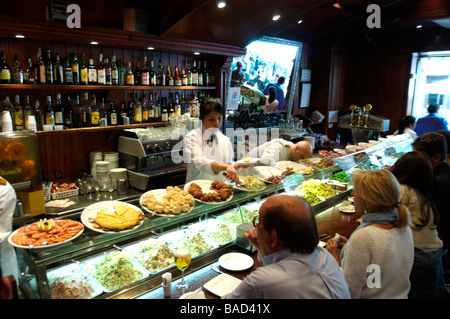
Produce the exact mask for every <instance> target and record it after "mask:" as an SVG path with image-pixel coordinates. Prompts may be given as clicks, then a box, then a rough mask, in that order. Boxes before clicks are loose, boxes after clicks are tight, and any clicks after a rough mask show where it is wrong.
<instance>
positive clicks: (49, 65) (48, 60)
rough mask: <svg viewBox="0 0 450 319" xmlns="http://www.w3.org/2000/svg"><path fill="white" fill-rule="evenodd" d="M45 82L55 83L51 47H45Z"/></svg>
mask: <svg viewBox="0 0 450 319" xmlns="http://www.w3.org/2000/svg"><path fill="white" fill-rule="evenodd" d="M44 66H45V84H53V61H52V52H51V51H50V49H45V60H44Z"/></svg>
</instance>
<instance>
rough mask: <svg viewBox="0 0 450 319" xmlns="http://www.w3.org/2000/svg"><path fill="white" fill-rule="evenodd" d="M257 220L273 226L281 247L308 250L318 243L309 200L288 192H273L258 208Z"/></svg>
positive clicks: (301, 250)
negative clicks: (284, 193) (279, 193)
mask: <svg viewBox="0 0 450 319" xmlns="http://www.w3.org/2000/svg"><path fill="white" fill-rule="evenodd" d="M259 214H260V216H259V220H260V223H261V224H262V225H263V227H264V228H265V229H266V230H267V231H271V230H272V229H274V230H275V231H276V233H277V236H278V239H279V240H280V241H281V242H282V245H283V248H284V249H289V250H291V251H292V252H299V253H312V252H313V251H314V249H315V248H316V246H317V244H318V243H319V235H318V233H317V226H316V220H315V217H314V214H313V213H312V210H311V206H310V205H309V203H308V202H307V201H306V200H305V199H303V198H300V197H296V196H291V195H283V194H281V195H273V196H271V197H269V198H268V199H267V200H266V201H265V202H264V203H263V204H262V205H261V208H260V209H259Z"/></svg>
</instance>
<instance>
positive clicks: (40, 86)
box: [0, 84, 216, 90]
mask: <svg viewBox="0 0 450 319" xmlns="http://www.w3.org/2000/svg"><path fill="white" fill-rule="evenodd" d="M0 89H22V90H215V89H216V87H215V86H162V85H160V86H155V85H82V84H80V85H70V84H69V85H66V84H62V85H61V84H53V85H52V84H48V85H45V84H0Z"/></svg>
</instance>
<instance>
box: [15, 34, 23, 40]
mask: <svg viewBox="0 0 450 319" xmlns="http://www.w3.org/2000/svg"><path fill="white" fill-rule="evenodd" d="M16 38H17V39H23V38H25V36H24V35H22V34H17V35H16Z"/></svg>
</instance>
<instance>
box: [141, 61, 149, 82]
mask: <svg viewBox="0 0 450 319" xmlns="http://www.w3.org/2000/svg"><path fill="white" fill-rule="evenodd" d="M140 85H150V69H149V67H148V62H147V57H146V56H144V64H143V65H142V73H141V83H140Z"/></svg>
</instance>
